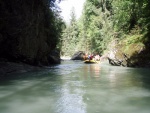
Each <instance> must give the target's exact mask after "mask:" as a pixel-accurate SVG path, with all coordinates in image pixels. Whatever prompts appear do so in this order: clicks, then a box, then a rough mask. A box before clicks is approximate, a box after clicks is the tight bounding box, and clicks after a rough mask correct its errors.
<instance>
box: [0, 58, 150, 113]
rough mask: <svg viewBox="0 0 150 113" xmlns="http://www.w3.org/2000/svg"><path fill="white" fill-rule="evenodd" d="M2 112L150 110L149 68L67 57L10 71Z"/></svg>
mask: <svg viewBox="0 0 150 113" xmlns="http://www.w3.org/2000/svg"><path fill="white" fill-rule="evenodd" d="M0 113H150V70H149V69H144V68H128V67H116V66H110V65H109V64H107V63H101V64H84V63H83V62H81V61H69V60H65V61H62V63H61V64H60V65H55V66H51V67H47V68H46V69H42V70H40V71H32V72H26V73H22V74H16V75H11V76H10V77H8V78H7V80H1V81H0Z"/></svg>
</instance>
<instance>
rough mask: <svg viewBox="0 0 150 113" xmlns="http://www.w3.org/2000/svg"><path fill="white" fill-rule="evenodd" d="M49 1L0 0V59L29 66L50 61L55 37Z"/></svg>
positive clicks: (55, 42)
mask: <svg viewBox="0 0 150 113" xmlns="http://www.w3.org/2000/svg"><path fill="white" fill-rule="evenodd" d="M48 4H49V3H48V0H1V1H0V58H6V59H7V60H9V61H21V62H25V63H28V64H32V65H38V64H42V65H48V64H49V63H50V62H49V61H50V60H48V59H49V58H48V57H49V56H50V55H49V54H50V53H51V51H52V50H54V49H55V46H56V44H57V37H56V35H55V34H54V31H55V26H54V15H53V13H52V11H51V10H50V9H49V5H48ZM58 60H59V59H58Z"/></svg>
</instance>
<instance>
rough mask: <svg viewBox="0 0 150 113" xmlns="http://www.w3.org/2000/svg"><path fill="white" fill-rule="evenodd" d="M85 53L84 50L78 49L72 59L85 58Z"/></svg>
mask: <svg viewBox="0 0 150 113" xmlns="http://www.w3.org/2000/svg"><path fill="white" fill-rule="evenodd" d="M84 55H85V53H84V52H83V51H78V52H76V53H75V54H74V55H73V56H72V57H71V60H84V58H83V57H84Z"/></svg>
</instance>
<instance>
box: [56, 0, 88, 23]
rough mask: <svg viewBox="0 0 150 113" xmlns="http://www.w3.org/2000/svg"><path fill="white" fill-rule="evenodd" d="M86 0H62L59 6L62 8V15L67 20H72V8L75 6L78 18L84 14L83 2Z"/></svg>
mask: <svg viewBox="0 0 150 113" xmlns="http://www.w3.org/2000/svg"><path fill="white" fill-rule="evenodd" d="M84 2H85V0H63V1H61V2H60V3H59V4H58V6H59V7H60V8H61V10H62V12H61V16H62V17H63V19H64V20H65V21H66V22H69V20H70V14H71V9H72V7H74V9H75V14H76V19H79V17H80V16H81V14H82V9H83V4H84Z"/></svg>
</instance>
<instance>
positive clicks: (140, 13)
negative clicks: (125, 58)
mask: <svg viewBox="0 0 150 113" xmlns="http://www.w3.org/2000/svg"><path fill="white" fill-rule="evenodd" d="M149 7H150V1H149V0H86V2H85V4H84V8H83V12H82V16H81V18H80V20H79V21H76V25H77V29H78V30H77V29H75V27H74V29H72V27H73V24H72V25H71V26H70V27H68V28H67V31H65V33H64V35H65V34H66V37H68V38H69V37H70V34H78V35H75V36H76V38H75V39H76V41H75V40H74V38H70V40H72V41H73V42H76V43H75V44H76V46H75V47H76V48H78V49H77V50H83V51H85V52H87V53H103V52H104V51H105V50H106V49H108V45H111V44H109V43H110V42H111V41H112V40H115V39H116V38H117V40H119V41H120V42H121V43H124V44H122V46H125V47H124V48H129V47H130V46H133V45H134V44H137V46H138V44H139V45H141V46H139V47H144V44H146V45H147V46H148V47H150V44H149V42H150V41H149V40H150V39H149V36H150V9H149ZM72 17H73V16H72ZM71 29H72V30H71ZM73 30H74V31H73ZM73 42H71V43H70V45H69V46H72V48H73V47H74V43H73ZM70 49H71V48H70ZM72 50H74V49H72ZM126 50H127V49H126Z"/></svg>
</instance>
